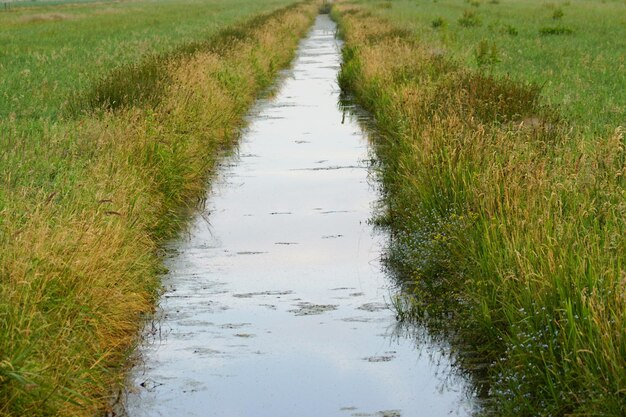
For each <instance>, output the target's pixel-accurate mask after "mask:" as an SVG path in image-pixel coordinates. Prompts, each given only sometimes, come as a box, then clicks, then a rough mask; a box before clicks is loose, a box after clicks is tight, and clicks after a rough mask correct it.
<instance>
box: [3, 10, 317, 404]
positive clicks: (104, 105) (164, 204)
mask: <svg viewBox="0 0 626 417" xmlns="http://www.w3.org/2000/svg"><path fill="white" fill-rule="evenodd" d="M289 3H292V2H290V1H289V0H284V1H283V0H267V1H247V0H234V1H232V0H228V1H223V0H215V1H211V0H207V1H200V0H198V1H184V0H183V1H154V2H153V1H130V2H98V3H83V2H81V3H60V4H56V5H53V6H50V5H48V4H42V5H41V6H40V5H33V6H30V7H15V8H13V9H11V10H9V11H7V12H0V41H1V42H2V43H3V45H4V47H3V48H2V49H1V51H2V52H1V55H0V68H1V69H2V76H3V79H2V81H1V83H2V84H0V114H1V115H2V117H1V119H0V167H1V171H0V253H1V254H2V255H1V257H0V415H3V416H24V415H28V416H38V415H42V416H43V415H68V416H71V415H85V416H87V415H94V414H96V413H98V412H103V411H105V410H106V408H107V404H109V402H110V401H111V399H112V398H113V397H114V396H115V390H116V388H115V387H116V386H119V384H120V383H122V382H123V380H122V378H123V365H124V362H125V359H126V355H127V354H128V353H129V352H130V350H131V348H132V346H133V343H134V342H135V340H136V336H137V332H138V330H139V328H140V326H141V325H142V323H141V319H142V317H144V316H145V315H146V314H149V313H150V311H151V309H152V306H153V303H154V297H155V295H156V292H157V288H158V273H159V271H160V268H161V266H160V265H161V263H160V259H159V244H160V242H162V241H163V240H164V239H166V238H167V237H168V236H171V235H172V234H173V233H175V232H176V231H177V230H178V229H180V227H182V225H184V222H185V219H186V214H187V213H188V211H189V209H190V208H193V207H194V206H195V204H196V203H197V202H198V201H199V200H201V199H202V197H203V196H204V192H205V186H206V180H207V177H208V175H209V174H210V171H211V169H212V167H213V165H214V163H215V160H216V158H217V157H218V156H219V154H220V153H223V152H224V150H225V149H228V148H230V147H231V146H232V145H233V143H234V142H235V140H236V136H237V131H238V129H239V128H240V127H241V123H242V118H243V116H244V115H245V111H246V109H247V108H248V107H249V105H250V104H251V103H252V101H253V100H254V98H255V97H256V95H257V94H259V92H260V91H262V90H263V89H264V88H266V87H268V85H269V84H270V83H271V81H272V80H273V79H274V76H275V75H276V73H277V71H278V70H279V69H280V68H281V67H284V66H285V65H287V64H288V62H289V61H290V59H291V57H292V54H293V52H294V50H295V47H296V45H297V41H298V39H299V37H301V36H302V35H303V34H304V33H305V31H306V29H307V28H308V26H309V25H310V23H311V21H312V17H313V15H314V14H315V12H316V7H315V5H314V4H312V3H309V4H307V5H299V6H293V5H292V6H290V7H288V8H284V7H285V6H287V5H289Z"/></svg>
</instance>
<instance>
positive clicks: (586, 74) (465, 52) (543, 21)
mask: <svg viewBox="0 0 626 417" xmlns="http://www.w3.org/2000/svg"><path fill="white" fill-rule="evenodd" d="M360 3H361V4H363V5H364V6H366V7H367V8H368V10H369V11H370V12H372V13H374V14H376V15H377V16H380V17H384V18H386V19H388V20H389V21H392V22H394V26H395V27H397V28H399V29H401V30H405V31H407V32H410V33H411V34H412V35H413V36H414V37H415V38H417V39H419V40H420V42H424V43H427V44H428V45H430V46H431V47H432V48H436V49H437V51H438V53H441V54H444V55H446V56H448V57H452V58H453V59H454V60H455V61H457V62H459V63H460V64H462V65H463V66H464V67H467V68H471V69H479V70H482V71H484V72H488V73H490V74H494V75H496V76H509V77H510V78H512V79H514V80H517V81H522V82H532V83H534V84H536V85H539V86H541V92H542V102H543V103H544V104H547V105H550V106H551V107H554V108H558V110H559V112H560V113H561V114H563V115H564V116H565V117H566V118H567V119H568V121H569V123H570V125H573V124H575V125H576V126H577V127H579V128H581V129H586V130H591V132H598V133H606V132H612V131H613V129H614V128H615V126H617V125H619V124H622V125H624V124H626V106H625V105H624V103H626V88H624V86H626V52H625V51H626V40H625V39H626V25H625V24H624V19H623V17H622V16H623V15H624V13H626V6H625V5H624V2H623V1H621V0H604V1H603V0H592V1H589V0H569V1H546V0H471V1H470V0H437V1H433V0H393V1H386V0H364V1H361V2H360Z"/></svg>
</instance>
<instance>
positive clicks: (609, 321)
mask: <svg viewBox="0 0 626 417" xmlns="http://www.w3.org/2000/svg"><path fill="white" fill-rule="evenodd" d="M625 12H626V5H625V4H624V3H623V2H621V1H614V2H611V1H606V2H601V1H598V2H582V1H567V2H562V3H558V2H554V3H544V2H541V1H534V0H520V1H505V0H496V1H469V2H468V1H464V0H450V1H445V0H438V1H404V0H397V1H367V0H354V1H350V0H342V1H340V2H338V4H336V5H335V6H334V10H333V15H334V16H335V18H336V19H337V20H338V21H339V22H340V27H341V33H342V36H343V37H344V38H345V40H346V47H345V48H344V64H343V67H342V72H341V74H340V80H339V81H340V84H341V85H342V87H343V88H344V89H345V90H347V91H349V92H351V93H352V94H353V95H354V97H355V99H356V100H357V101H358V102H359V103H360V104H361V105H362V106H363V107H365V108H366V109H368V110H369V111H370V112H371V113H372V116H373V117H374V119H375V121H376V127H377V131H378V135H379V137H378V138H377V140H376V141H375V148H376V154H377V156H378V163H379V172H380V177H381V179H382V181H383V185H384V190H383V194H384V205H383V208H382V212H381V214H380V215H379V217H378V218H377V219H376V221H377V222H378V223H379V224H381V225H382V226H385V227H389V228H390V229H391V233H392V241H391V244H390V247H389V251H388V255H387V262H388V264H389V266H390V267H391V268H392V270H393V271H395V273H396V275H397V276H398V279H399V284H400V285H401V286H402V287H403V288H404V290H405V292H406V294H407V295H406V296H404V297H400V298H399V299H398V300H396V307H397V309H398V315H399V317H400V318H401V319H402V320H407V321H417V322H422V323H426V324H427V325H428V326H429V328H430V330H431V332H432V333H433V334H435V335H437V334H438V335H443V336H444V337H446V340H449V341H451V343H453V345H454V346H455V347H456V350H457V351H458V352H459V354H458V360H459V364H460V366H461V367H462V368H463V369H465V370H466V371H468V373H469V374H470V375H472V377H473V378H475V379H476V381H477V384H478V385H479V387H480V389H481V394H482V395H484V396H485V397H486V399H485V409H484V410H483V413H484V414H486V415H507V416H530V415H544V416H563V415H572V416H574V415H575V416H579V415H581V416H582V415H585V416H587V415H589V416H591V415H593V416H600V415H601V416H621V415H624V414H625V413H626V398H625V395H626V392H625V391H624V387H626V373H625V372H624V360H625V358H626V332H625V329H626V322H625V319H624V317H626V314H625V313H626V298H625V294H626V287H625V285H626V271H625V270H624V259H626V238H625V236H626V192H625V190H626V187H625V185H626V184H625V183H624V181H625V179H624V176H625V174H626V149H625V148H626V147H625V141H624V115H625V113H624V111H625V107H624V105H625V104H626V100H625V97H624V94H625V92H626V89H624V85H625V84H624V71H623V65H624V53H625V51H626V49H625V48H624V39H626V36H624V35H625V32H624V30H625V29H626V28H625V26H624V18H623V16H624V15H626V13H625Z"/></svg>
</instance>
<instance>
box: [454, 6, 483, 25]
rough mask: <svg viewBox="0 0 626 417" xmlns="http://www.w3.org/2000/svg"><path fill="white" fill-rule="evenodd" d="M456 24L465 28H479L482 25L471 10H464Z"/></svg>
mask: <svg viewBox="0 0 626 417" xmlns="http://www.w3.org/2000/svg"><path fill="white" fill-rule="evenodd" d="M457 22H458V24H459V25H461V26H463V27H466V28H471V27H475V26H480V25H481V24H482V22H481V20H480V18H479V17H478V15H477V14H476V12H473V11H471V10H465V11H464V12H463V16H461V17H459V19H458V20H457Z"/></svg>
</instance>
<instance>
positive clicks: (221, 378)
mask: <svg viewBox="0 0 626 417" xmlns="http://www.w3.org/2000/svg"><path fill="white" fill-rule="evenodd" d="M335 29H336V26H335V24H334V23H333V22H332V21H331V20H330V19H329V18H328V16H327V15H321V16H319V17H318V18H317V20H316V23H315V25H314V27H313V29H312V30H311V32H310V33H309V35H308V37H307V38H306V39H304V40H303V41H302V43H301V45H300V48H299V50H298V53H297V58H296V61H295V62H294V64H293V66H292V68H291V69H290V70H289V71H287V72H286V73H285V74H284V77H283V81H282V83H281V85H280V87H279V91H278V92H277V94H276V95H275V96H274V97H273V98H271V99H268V100H260V101H259V102H258V103H257V105H256V106H255V108H254V109H253V110H252V111H251V113H250V116H249V117H250V125H249V127H248V129H247V130H246V132H245V134H244V137H243V138H242V141H241V146H240V149H239V151H238V154H237V155H236V156H235V157H233V158H231V159H228V160H226V161H225V163H224V164H223V165H224V166H223V168H222V170H221V173H220V175H219V177H218V178H217V180H216V181H215V183H214V184H213V187H212V189H211V191H210V193H209V195H208V202H207V206H206V208H205V209H204V210H203V211H202V212H201V213H199V214H198V215H197V217H196V218H195V220H194V221H193V224H192V227H191V230H190V232H189V233H188V234H187V235H185V236H183V238H181V239H180V240H178V241H177V242H175V243H173V244H172V245H171V246H172V247H171V250H170V256H169V257H168V259H167V261H166V264H167V265H166V266H167V267H168V268H169V273H168V275H167V276H166V277H165V279H164V285H165V288H166V291H165V293H164V295H163V297H162V300H161V302H160V312H159V316H160V322H159V323H158V325H156V326H155V327H154V329H153V331H152V332H151V333H150V334H149V336H148V338H147V340H146V343H145V344H144V346H143V347H141V357H142V363H141V364H139V365H138V366H137V367H136V368H135V370H134V372H133V377H132V379H133V380H132V385H133V388H131V389H130V391H131V392H130V393H129V395H128V398H127V399H126V402H127V404H126V409H127V412H128V414H129V415H130V416H132V417H135V416H136V417H140V416H168V417H169V416H209V417H333V416H376V417H383V416H387V417H392V416H393V417H397V416H403V417H416V416H430V417H432V416H449V415H461V416H463V415H470V414H471V412H472V410H473V408H474V403H475V402H474V400H473V399H472V397H471V395H468V392H470V389H469V388H468V382H467V381H465V380H464V379H463V378H461V377H459V376H458V375H456V374H455V373H454V372H453V371H452V366H451V364H450V362H449V359H448V358H447V356H446V355H445V353H442V352H445V347H442V346H440V345H431V344H428V343H427V342H425V341H424V342H423V343H422V342H421V341H420V340H419V338H418V340H416V337H415V334H413V336H411V337H408V336H406V335H403V334H402V332H398V330H397V327H396V320H395V317H394V313H393V311H392V310H391V308H390V307H389V306H388V302H389V299H390V294H392V292H393V289H392V283H391V281H390V279H389V278H388V277H386V276H385V274H384V272H383V271H382V269H381V265H380V263H379V258H380V255H381V253H382V251H383V250H384V245H385V242H386V239H387V237H386V236H384V235H382V234H381V233H377V232H375V231H374V230H373V229H372V227H371V226H370V225H369V224H368V222H367V220H368V218H370V217H371V215H372V207H373V204H374V203H375V201H376V200H377V198H378V195H377V192H376V187H375V178H374V177H373V175H372V173H370V172H369V171H368V162H367V161H368V160H369V156H370V150H369V148H368V142H367V139H366V136H365V133H364V132H363V131H362V130H361V128H360V127H359V124H358V123H357V120H356V119H355V116H352V115H350V114H344V113H343V112H342V110H341V108H340V107H339V105H338V100H339V89H338V86H337V82H336V78H337V72H338V70H339V66H340V62H341V55H340V49H341V42H340V41H339V40H338V39H336V38H335ZM418 333H419V332H418Z"/></svg>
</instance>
